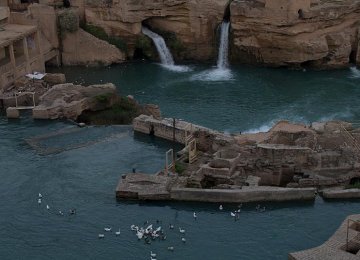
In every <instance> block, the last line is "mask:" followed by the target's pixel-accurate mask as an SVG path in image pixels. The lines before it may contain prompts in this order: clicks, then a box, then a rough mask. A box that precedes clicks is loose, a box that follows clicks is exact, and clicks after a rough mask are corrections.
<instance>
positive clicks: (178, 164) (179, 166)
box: [175, 163, 186, 174]
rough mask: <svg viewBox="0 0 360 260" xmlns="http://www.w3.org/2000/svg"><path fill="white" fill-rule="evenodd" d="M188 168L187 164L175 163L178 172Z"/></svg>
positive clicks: (180, 172)
mask: <svg viewBox="0 0 360 260" xmlns="http://www.w3.org/2000/svg"><path fill="white" fill-rule="evenodd" d="M185 170H186V168H185V166H184V165H182V164H180V163H175V171H176V172H177V173H178V174H182V173H183V172H184V171H185Z"/></svg>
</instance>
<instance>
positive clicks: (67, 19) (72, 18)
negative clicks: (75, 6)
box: [59, 9, 79, 33]
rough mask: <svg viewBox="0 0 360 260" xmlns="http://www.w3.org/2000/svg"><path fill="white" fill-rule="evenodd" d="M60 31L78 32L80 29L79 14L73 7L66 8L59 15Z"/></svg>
mask: <svg viewBox="0 0 360 260" xmlns="http://www.w3.org/2000/svg"><path fill="white" fill-rule="evenodd" d="M59 26H60V32H61V33H65V32H70V33H73V32H76V31H77V30H78V29H79V16H78V15H77V13H76V12H74V11H73V10H71V9H65V10H64V11H63V12H61V13H60V15H59Z"/></svg>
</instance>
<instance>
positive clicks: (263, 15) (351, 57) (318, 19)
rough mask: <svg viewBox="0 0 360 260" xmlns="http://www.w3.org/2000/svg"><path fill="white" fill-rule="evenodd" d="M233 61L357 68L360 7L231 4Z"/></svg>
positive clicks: (318, 1) (350, 0) (265, 1)
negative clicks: (348, 65)
mask: <svg viewBox="0 0 360 260" xmlns="http://www.w3.org/2000/svg"><path fill="white" fill-rule="evenodd" d="M230 10H231V26H232V59H233V60H236V61H242V62H250V63H261V64H266V65H272V66H312V67H322V68H329V67H330V68H333V67H341V66H344V65H347V64H348V63H349V62H355V61H356V60H357V62H358V63H359V62H360V60H359V59H358V58H359V57H358V56H359V53H360V50H359V38H360V37H359V28H360V1H358V0H345V1H325V0H298V1H287V0H280V1H279V0H255V1H240V0H234V1H233V2H232V3H231V6H230Z"/></svg>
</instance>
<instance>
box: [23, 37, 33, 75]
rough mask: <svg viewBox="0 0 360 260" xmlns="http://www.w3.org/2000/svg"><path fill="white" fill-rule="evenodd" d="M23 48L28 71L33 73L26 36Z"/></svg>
mask: <svg viewBox="0 0 360 260" xmlns="http://www.w3.org/2000/svg"><path fill="white" fill-rule="evenodd" d="M23 48H24V55H25V60H26V62H25V64H26V72H27V73H31V72H32V71H31V68H30V59H29V50H28V45H27V40H26V37H24V38H23Z"/></svg>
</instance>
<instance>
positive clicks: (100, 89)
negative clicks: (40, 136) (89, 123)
mask: <svg viewBox="0 0 360 260" xmlns="http://www.w3.org/2000/svg"><path fill="white" fill-rule="evenodd" d="M101 95H107V96H109V97H114V98H116V96H117V95H116V87H115V86H114V85H113V84H111V83H108V84H104V85H91V86H88V87H84V86H80V85H73V84H71V83H66V84H60V85H55V86H53V87H52V88H51V89H50V90H49V91H47V92H46V93H45V94H44V95H42V96H41V97H40V103H39V105H38V106H36V107H35V108H34V109H33V117H34V118H35V119H57V118H69V119H73V120H75V119H76V118H77V117H78V116H79V115H80V114H81V113H82V112H83V111H84V110H101V109H104V108H107V107H110V106H111V105H112V103H111V98H108V99H107V100H109V101H110V102H106V103H104V102H101V100H100V101H99V100H98V99H97V98H96V97H97V96H101Z"/></svg>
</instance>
